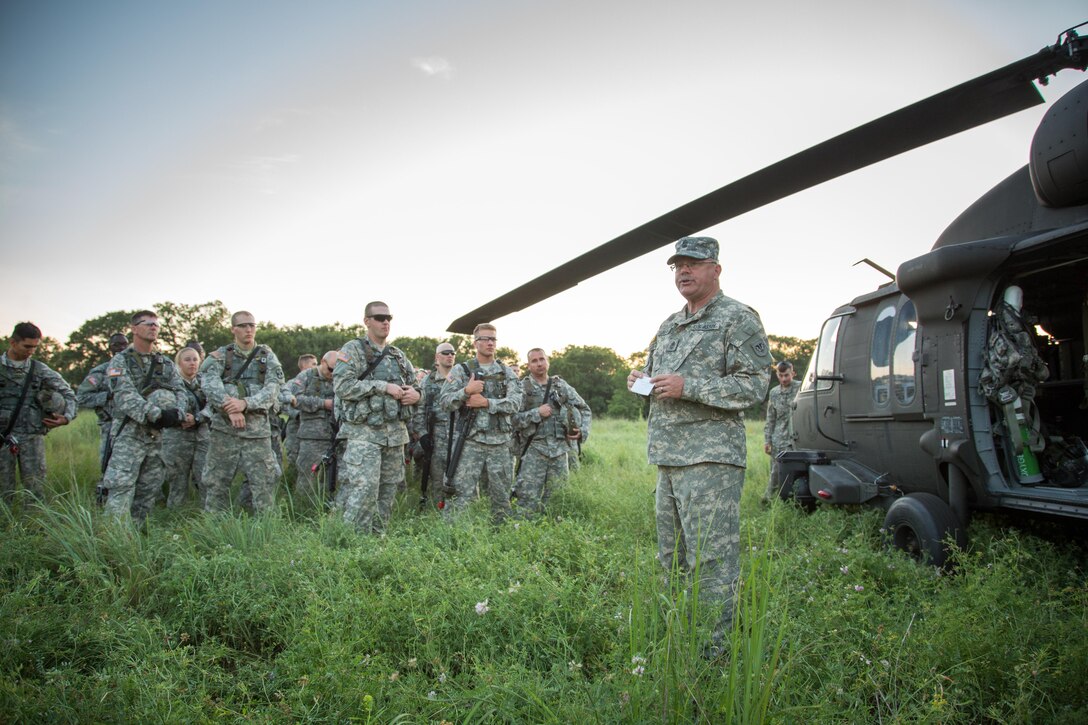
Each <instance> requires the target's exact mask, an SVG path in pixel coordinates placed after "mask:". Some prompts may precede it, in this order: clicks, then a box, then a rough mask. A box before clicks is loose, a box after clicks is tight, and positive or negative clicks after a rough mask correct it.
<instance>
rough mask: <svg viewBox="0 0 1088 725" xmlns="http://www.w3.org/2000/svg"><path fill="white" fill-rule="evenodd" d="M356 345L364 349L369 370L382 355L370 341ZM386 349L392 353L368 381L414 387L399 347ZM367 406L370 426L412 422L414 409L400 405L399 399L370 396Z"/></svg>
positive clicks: (383, 360)
mask: <svg viewBox="0 0 1088 725" xmlns="http://www.w3.org/2000/svg"><path fill="white" fill-rule="evenodd" d="M357 342H358V343H359V347H361V348H362V349H363V358H364V359H365V360H366V366H367V368H369V367H370V366H371V365H373V364H374V361H375V360H377V359H378V356H380V355H381V354H382V353H381V352H379V351H378V350H375V349H374V345H373V343H371V342H370V340H369V339H366V338H358V339H357ZM384 349H386V350H388V351H389V352H387V353H386V354H385V356H384V357H382V359H381V362H379V363H378V364H377V365H376V366H375V367H374V369H373V370H371V371H370V373H369V374H368V375H367V376H366V379H367V380H384V381H385V382H387V383H393V384H395V385H411V384H412V383H413V382H414V380H413V376H412V374H411V372H409V370H408V360H407V358H405V357H404V353H403V352H402V351H401V350H400V349H399V348H396V347H392V346H387V347H386V348H384ZM360 379H362V378H360ZM364 403H365V404H366V405H368V406H369V411H368V412H367V415H366V423H367V425H372V426H381V425H384V424H385V422H386V421H393V420H402V421H408V420H411V419H412V407H413V406H408V405H401V404H400V401H399V400H394V399H393V398H392V397H391V396H389V395H371V396H370V397H368V398H366V399H365V400H364Z"/></svg>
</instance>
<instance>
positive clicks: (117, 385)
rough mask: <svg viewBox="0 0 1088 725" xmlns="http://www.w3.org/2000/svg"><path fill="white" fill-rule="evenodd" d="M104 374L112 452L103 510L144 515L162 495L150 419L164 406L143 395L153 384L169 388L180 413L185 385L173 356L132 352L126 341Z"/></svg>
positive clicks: (158, 443) (158, 445) (157, 444)
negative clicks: (110, 396) (110, 398)
mask: <svg viewBox="0 0 1088 725" xmlns="http://www.w3.org/2000/svg"><path fill="white" fill-rule="evenodd" d="M149 371H150V374H149ZM106 374H107V376H108V377H109V380H110V386H111V387H112V388H113V424H112V428H111V429H110V441H111V445H112V451H113V452H112V454H111V455H110V461H109V466H108V467H107V468H106V475H105V477H104V478H103V479H102V488H103V489H105V491H106V505H105V509H104V510H105V512H106V513H107V514H110V515H111V516H115V517H119V518H123V517H126V516H129V515H130V514H131V515H132V516H133V517H134V518H136V519H143V518H145V517H147V515H148V514H150V513H151V509H152V508H154V506H155V503H156V502H157V501H158V500H159V499H160V498H161V497H162V483H163V480H164V477H165V470H164V468H163V463H162V431H161V430H160V429H158V428H155V427H153V426H152V425H151V423H152V421H153V420H155V419H157V418H158V417H159V415H160V414H161V413H162V412H163V410H164V409H163V408H162V407H160V406H159V405H156V404H155V403H153V402H151V401H150V400H148V398H149V396H151V393H153V392H154V391H156V390H167V391H170V392H171V393H173V397H172V402H174V403H175V405H176V408H177V410H179V411H180V412H181V413H182V414H184V413H185V411H186V400H185V393H184V392H183V389H184V385H182V382H181V375H180V374H179V373H178V370H177V368H176V367H175V366H174V362H173V361H172V360H170V359H169V358H167V357H166V356H164V355H162V354H161V353H157V352H151V353H141V352H137V351H136V348H134V347H132V346H131V345H130V346H129V347H128V348H126V349H125V350H123V351H122V352H119V353H117V355H115V356H114V358H113V359H112V360H110V364H109V367H108V368H107V369H106ZM145 381H147V382H146V384H145Z"/></svg>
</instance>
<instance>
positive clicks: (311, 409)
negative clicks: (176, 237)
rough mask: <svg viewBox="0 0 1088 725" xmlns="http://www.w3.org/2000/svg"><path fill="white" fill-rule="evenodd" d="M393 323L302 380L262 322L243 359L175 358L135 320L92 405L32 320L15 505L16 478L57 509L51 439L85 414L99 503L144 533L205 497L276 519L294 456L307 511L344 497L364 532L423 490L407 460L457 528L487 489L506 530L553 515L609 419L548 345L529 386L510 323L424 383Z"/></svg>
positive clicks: (371, 315)
mask: <svg viewBox="0 0 1088 725" xmlns="http://www.w3.org/2000/svg"><path fill="white" fill-rule="evenodd" d="M392 319H393V317H392V314H391V313H390V311H389V307H388V305H387V304H385V303H384V302H378V301H376V302H371V303H369V304H367V305H366V308H365V310H364V318H363V324H364V327H365V328H366V334H365V335H364V336H362V337H360V338H358V339H355V340H351V341H349V342H348V343H347V344H345V345H344V346H343V347H342V348H341V349H340V350H331V351H328V352H326V353H325V354H324V355H322V356H321V357H320V358H318V357H317V356H316V355H304V356H302V357H301V358H300V359H299V370H300V372H299V374H298V375H297V376H296V377H295V378H293V379H292V380H290V381H285V380H284V374H283V368H282V366H281V364H280V362H279V359H278V358H277V357H276V354H275V353H274V352H273V351H272V350H271V349H270V348H268V346H266V345H261V344H259V343H257V342H256V330H257V325H256V320H255V318H254V317H253V315H252V314H251V313H249V312H245V311H241V312H236V313H234V315H233V316H232V317H231V332H232V335H233V338H234V339H233V341H232V342H231V343H230V344H228V345H224V346H222V347H220V348H219V349H217V350H214V351H212V352H210V353H208V354H207V356H206V357H205V356H204V351H203V349H202V348H201V346H200V344H199V343H196V342H193V343H189V344H188V345H187V346H186V347H184V348H182V349H181V350H180V351H178V353H177V354H176V355H175V356H174V357H173V358H172V359H171V358H170V357H168V356H166V355H164V354H163V353H161V352H159V351H158V349H157V344H156V343H157V340H158V335H159V329H160V328H159V321H158V317H157V315H156V313H154V312H153V311H151V310H142V311H140V312H137V313H136V314H134V315H133V316H132V319H131V332H130V334H131V341H130V339H129V337H128V336H126V335H124V334H122V333H117V334H115V335H114V336H112V337H111V338H110V341H109V345H110V352H111V353H112V354H113V357H112V358H111V359H110V360H108V361H106V362H104V363H102V364H101V365H99V366H97V367H95V368H94V369H92V370H91V371H90V373H89V374H88V375H87V377H86V378H85V379H84V381H83V382H82V383H81V384H80V386H79V387H78V390H77V391H76V392H75V393H73V391H72V389H71V388H70V387H69V386H68V384H67V383H66V382H65V381H64V380H63V378H61V376H60V375H58V374H57V373H56V372H54V371H52V370H51V369H49V368H48V366H46V365H44V364H43V363H41V362H39V361H35V360H32V359H31V356H32V355H33V352H34V350H35V349H36V347H37V344H38V342H40V340H41V331H40V330H39V329H38V328H37V327H36V326H34V325H32V324H30V323H20V325H18V326H16V329H15V331H14V333H13V335H12V338H11V340H10V344H9V350H8V352H7V353H6V354H4V355H3V356H2V357H0V363H2V365H0V416H3V417H0V430H3V431H4V443H5V446H4V451H3V452H0V462H2V464H3V468H2V469H0V471H2V475H3V486H4V488H3V494H4V496H5V497H6V498H8V499H9V500H10V497H11V496H12V495H13V493H14V491H15V485H16V483H15V482H16V475H15V470H16V468H18V469H19V470H20V473H21V474H22V481H23V486H24V488H25V489H26V490H27V491H29V492H31V493H34V494H36V495H39V496H40V495H41V494H42V483H43V481H44V475H45V457H44V436H45V433H46V432H47V431H48V430H49V429H50V428H53V427H56V426H58V425H65V424H67V423H68V422H70V421H71V420H72V419H74V417H75V415H76V409H77V403H78V407H82V408H88V409H92V410H94V411H95V413H96V414H97V416H98V422H99V426H100V431H101V447H100V449H99V454H100V463H101V467H102V471H103V476H102V481H101V483H100V484H99V486H98V495H99V500H100V502H101V503H102V504H103V506H104V510H105V511H106V512H107V513H108V514H110V515H112V516H115V517H123V518H127V517H132V518H134V519H137V520H142V519H143V518H145V517H146V516H147V515H148V514H149V513H150V512H151V511H152V509H153V508H154V507H155V506H156V505H157V504H158V503H160V502H162V501H163V500H164V499H165V502H166V505H167V506H169V507H180V506H183V505H185V504H186V502H187V501H188V500H189V499H190V498H191V497H192V495H193V493H194V492H195V493H196V495H197V497H198V503H199V505H200V507H201V508H203V509H204V510H205V511H208V512H215V511H227V510H230V509H232V508H233V506H234V505H237V506H240V507H244V508H246V509H249V510H251V511H253V512H256V513H260V512H263V511H267V510H269V509H270V508H272V507H273V506H274V503H275V494H276V490H277V486H278V483H279V481H280V480H281V479H282V478H283V469H282V461H283V452H284V450H285V452H286V460H287V464H288V465H289V466H291V467H293V468H294V469H295V471H296V475H295V489H294V493H295V495H296V497H298V496H304V497H310V498H316V499H323V498H325V497H326V496H327V497H328V503H329V504H330V505H331V506H332V507H333V508H334V509H335V510H336V511H338V512H340V513H341V514H342V515H343V517H344V518H345V520H347V521H348V522H350V523H351V524H353V525H354V526H355V527H356V528H358V529H359V530H361V531H366V532H373V533H381V532H382V531H384V530H385V527H386V525H387V523H388V521H389V517H390V513H391V510H392V506H393V501H394V498H395V496H396V493H397V491H398V490H401V489H403V488H405V486H406V478H407V463H406V461H408V462H413V461H414V465H415V466H416V468H417V470H418V471H419V474H420V479H421V494H422V495H421V499H420V505H421V506H425V505H426V506H431V507H433V508H435V509H438V510H441V511H443V512H444V514H445V515H448V516H453V515H456V514H457V513H458V512H460V511H462V510H463V509H464V508H465V507H467V506H468V505H469V504H470V503H471V502H472V501H473V500H475V499H476V498H477V497H478V496H479V495H480V492H481V491H486V493H487V497H488V499H489V500H490V503H491V510H492V515H493V517H494V518H495V520H497V521H501V520H504V519H506V518H508V517H510V516H512V515H514V513H515V509H514V504H512V500H515V499H516V508H517V513H518V514H519V515H522V516H526V517H532V516H534V515H537V514H539V513H540V512H541V511H542V510H543V509H544V507H545V506H546V505H547V502H548V498H549V496H550V494H551V492H552V491H553V490H555V489H556V488H557V487H558V486H560V485H561V484H562V482H563V481H564V480H565V479H566V478H567V477H568V475H569V470H570V467H571V466H572V465H577V460H578V453H579V452H580V450H581V445H582V444H583V443H584V442H585V441H586V439H587V438H588V436H589V431H590V425H591V421H592V412H591V410H590V408H589V406H588V405H587V404H586V402H585V401H584V400H583V399H582V397H581V396H580V395H579V394H578V392H577V391H576V390H575V389H574V388H573V387H572V386H571V385H570V384H569V383H567V382H566V381H564V380H563V379H562V378H560V377H558V376H549V375H548V359H547V356H546V355H545V354H544V351H543V350H541V349H539V348H538V349H534V350H532V351H530V353H529V356H528V368H529V373H528V374H527V375H526V376H525V377H524V379H519V378H518V375H517V373H516V372H515V370H514V369H512V368H511V367H509V366H507V365H506V364H504V363H503V362H501V361H499V360H498V359H497V358H496V356H495V350H496V330H495V327H494V326H493V325H486V324H485V325H480V326H478V327H477V329H476V330H475V332H474V333H473V345H474V347H475V351H476V355H475V356H474V357H473V358H472V359H470V360H467V361H464V362H460V363H458V362H457V360H456V354H455V349H454V347H453V345H452V344H450V343H449V342H443V343H441V344H439V345H438V347H437V348H436V350H435V356H434V365H433V366H432V367H431V368H430V369H429V370H417V369H416V368H415V367H414V366H413V364H412V363H411V361H409V360H408V358H407V356H406V355H405V354H404V352H403V351H402V350H400V349H399V348H397V347H395V346H394V345H391V344H388V342H387V340H388V338H389V332H390V326H391V322H392ZM24 387H26V388H27V389H28V390H29V391H30V393H29V394H21V393H22V392H23V388H24ZM282 415H286V421H284V419H283V417H282ZM281 425H283V426H285V428H286V440H285V441H284V443H285V445H284V447H281V445H282V444H281ZM515 460H516V461H517V462H518V466H517V471H516V475H515V465H514V463H515ZM239 474H240V475H241V476H242V480H243V482H242V486H241V490H240V492H239V495H238V499H237V501H236V502H235V503H234V504H232V496H231V494H232V483H233V481H234V480H235V478H236V477H237V476H238V475H239ZM164 487H165V488H166V493H165V494H164Z"/></svg>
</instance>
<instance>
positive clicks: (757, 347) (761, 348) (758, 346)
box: [752, 340, 769, 356]
mask: <svg viewBox="0 0 1088 725" xmlns="http://www.w3.org/2000/svg"><path fill="white" fill-rule="evenodd" d="M752 350H754V351H755V353H756V354H757V355H759V356H763V355H766V354H767V353H768V352H769V350H768V348H767V343H766V342H765V341H763V340H757V341H756V342H755V343H753V344H752Z"/></svg>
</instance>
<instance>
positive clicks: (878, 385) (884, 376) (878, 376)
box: [869, 301, 896, 408]
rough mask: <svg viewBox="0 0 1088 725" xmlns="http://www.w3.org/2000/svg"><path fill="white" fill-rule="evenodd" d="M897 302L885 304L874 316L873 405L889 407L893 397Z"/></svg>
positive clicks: (871, 362)
mask: <svg viewBox="0 0 1088 725" xmlns="http://www.w3.org/2000/svg"><path fill="white" fill-rule="evenodd" d="M895 313H896V309H895V302H894V301H892V302H889V303H887V304H885V305H884V306H883V307H881V308H880V310H879V311H878V312H877V313H876V316H875V317H873V337H872V344H871V345H870V346H869V380H870V393H871V397H872V402H873V405H874V406H876V407H877V408H887V407H888V406H889V405H891V399H892V359H891V356H892V334H893V333H894V332H895V319H896V315H895Z"/></svg>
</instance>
